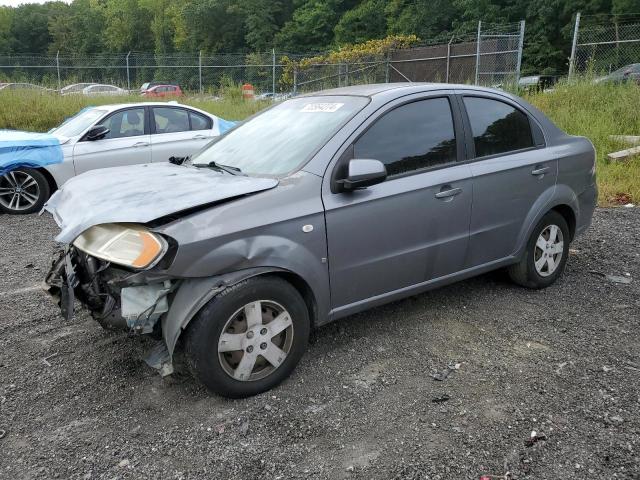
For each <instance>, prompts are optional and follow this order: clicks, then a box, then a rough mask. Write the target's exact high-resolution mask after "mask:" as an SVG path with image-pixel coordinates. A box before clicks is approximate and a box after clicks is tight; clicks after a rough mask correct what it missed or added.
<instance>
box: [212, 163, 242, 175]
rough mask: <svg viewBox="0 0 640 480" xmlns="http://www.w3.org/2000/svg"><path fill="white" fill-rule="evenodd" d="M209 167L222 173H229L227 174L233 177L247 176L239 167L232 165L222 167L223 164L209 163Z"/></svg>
mask: <svg viewBox="0 0 640 480" xmlns="http://www.w3.org/2000/svg"><path fill="white" fill-rule="evenodd" d="M207 167H209V168H214V169H216V170H220V171H222V172H227V173H230V174H231V175H243V176H244V175H245V174H244V173H242V170H240V169H239V168H238V167H232V166H231V165H222V164H221V163H216V162H209V163H208V164H207Z"/></svg>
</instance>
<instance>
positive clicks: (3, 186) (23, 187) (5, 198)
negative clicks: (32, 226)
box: [0, 168, 50, 214]
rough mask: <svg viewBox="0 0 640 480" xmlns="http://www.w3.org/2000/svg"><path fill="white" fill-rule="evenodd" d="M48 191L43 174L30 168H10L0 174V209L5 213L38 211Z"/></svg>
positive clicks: (47, 195)
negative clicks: (10, 169)
mask: <svg viewBox="0 0 640 480" xmlns="http://www.w3.org/2000/svg"><path fill="white" fill-rule="evenodd" d="M49 193H50V188H49V182H47V179H46V178H45V176H44V175H43V174H42V173H41V172H39V171H37V170H34V169H32V168H21V169H18V170H12V171H11V172H9V173H5V174H4V175H2V176H0V210H2V211H4V212H6V213H13V214H27V213H35V212H39V211H40V210H41V209H42V206H43V205H44V203H45V202H46V201H47V200H48V198H49Z"/></svg>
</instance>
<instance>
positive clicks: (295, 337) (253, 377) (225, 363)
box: [185, 276, 310, 398]
mask: <svg viewBox="0 0 640 480" xmlns="http://www.w3.org/2000/svg"><path fill="white" fill-rule="evenodd" d="M272 322H273V323H272ZM309 330H310V320H309V312H308V310H307V305H306V303H305V302H304V299H303V298H302V296H301V295H300V293H299V292H298V291H297V290H296V289H295V288H294V287H293V286H292V285H291V284H289V283H288V282H286V281H284V280H282V279H280V278H277V277H268V276H265V277H254V278H250V279H248V280H245V281H243V282H240V283H238V284H237V285H233V286H232V287H229V288H227V289H226V290H224V291H222V292H221V293H220V294H218V295H217V296H215V297H214V298H213V299H212V300H210V301H209V302H208V303H207V304H206V305H205V306H204V307H203V308H202V310H200V312H199V313H198V314H197V315H196V317H195V318H194V319H193V320H192V322H191V323H190V324H189V326H188V329H187V332H186V337H185V354H186V355H185V356H186V360H187V364H188V365H189V367H190V369H191V372H192V373H193V374H194V376H195V377H196V378H197V379H198V380H200V381H201V382H202V383H204V384H205V385H206V386H207V388H208V389H209V390H211V391H212V392H215V393H217V394H219V395H222V396H224V397H229V398H243V397H249V396H252V395H256V394H258V393H262V392H264V391H266V390H269V389H271V388H273V387H275V386H276V385H278V384H279V383H280V382H282V381H283V380H284V379H285V378H287V377H288V376H289V375H290V374H291V372H293V370H294V369H295V367H296V365H297V364H298V362H299V361H300V359H301V358H302V355H303V354H304V352H305V350H306V348H307V343H308V339H309Z"/></svg>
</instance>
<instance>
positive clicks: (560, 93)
mask: <svg viewBox="0 0 640 480" xmlns="http://www.w3.org/2000/svg"><path fill="white" fill-rule="evenodd" d="M527 100H529V101H530V102H531V103H533V104H534V105H535V106H536V107H538V108H539V109H540V110H542V111H543V112H545V113H546V114H547V115H548V116H549V117H550V118H551V119H552V120H553V121H554V122H555V123H556V125H558V126H559V127H560V128H561V129H563V130H564V131H566V132H567V133H570V134H572V135H582V136H586V137H587V138H589V139H590V140H591V141H592V142H593V145H594V146H595V148H596V153H597V161H598V164H597V172H598V186H599V190H600V199H599V203H600V204H601V205H609V204H613V203H616V199H617V198H622V197H624V198H628V197H627V196H630V197H631V199H632V201H633V202H634V203H638V202H640V156H636V157H635V158H633V159H630V160H628V161H627V162H609V161H608V160H607V154H608V153H611V152H615V151H618V150H623V149H626V148H629V145H626V144H624V143H620V142H618V141H615V140H612V139H611V138H610V135H638V132H640V115H638V112H640V95H639V94H638V86H637V85H633V84H626V85H613V84H594V83H593V82H592V81H591V79H585V80H582V81H580V82H578V83H572V84H568V83H561V84H560V85H557V86H556V88H555V89H554V90H553V91H550V92H544V93H538V94H535V95H530V96H528V98H527Z"/></svg>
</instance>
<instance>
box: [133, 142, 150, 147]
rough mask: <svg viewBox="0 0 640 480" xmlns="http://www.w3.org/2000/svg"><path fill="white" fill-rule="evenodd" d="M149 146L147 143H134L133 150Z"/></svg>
mask: <svg viewBox="0 0 640 480" xmlns="http://www.w3.org/2000/svg"><path fill="white" fill-rule="evenodd" d="M148 146H149V144H148V143H147V142H138V143H134V144H133V148H138V147H148Z"/></svg>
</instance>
